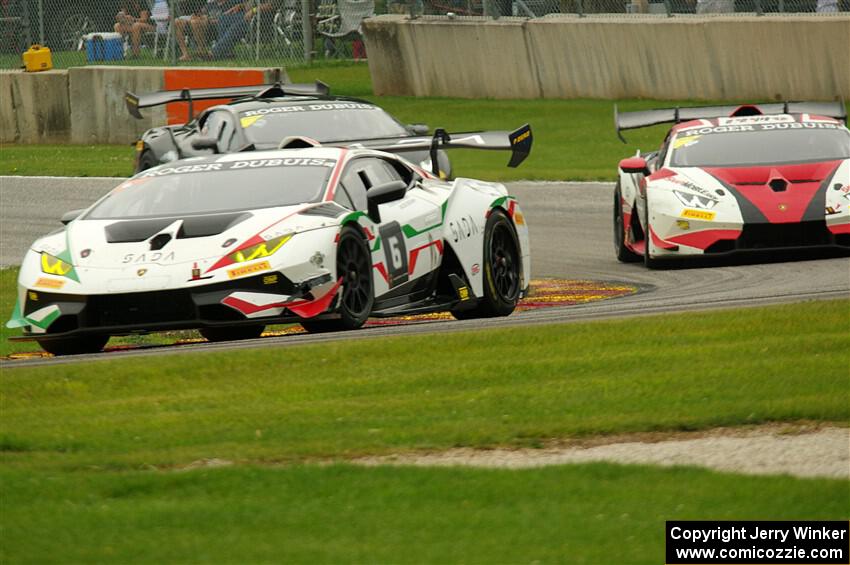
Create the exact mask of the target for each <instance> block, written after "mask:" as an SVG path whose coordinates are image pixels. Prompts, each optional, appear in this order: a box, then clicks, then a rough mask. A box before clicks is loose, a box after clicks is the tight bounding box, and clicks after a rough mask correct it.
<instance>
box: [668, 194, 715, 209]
mask: <svg viewBox="0 0 850 565" xmlns="http://www.w3.org/2000/svg"><path fill="white" fill-rule="evenodd" d="M673 194H675V195H676V198H678V199H679V201H680V202H681V203H682V204H684V205H685V206H690V207H691V208H703V209H705V210H710V209H712V208H714V207H715V206H716V205H717V202H718V201H717V200H715V199H714V198H710V197H708V196H702V195H700V194H693V193H690V192H682V191H681V190H674V191H673Z"/></svg>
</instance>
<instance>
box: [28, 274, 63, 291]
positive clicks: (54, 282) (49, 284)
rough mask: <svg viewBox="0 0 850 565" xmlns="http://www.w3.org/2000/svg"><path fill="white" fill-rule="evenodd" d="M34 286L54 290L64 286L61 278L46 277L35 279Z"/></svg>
mask: <svg viewBox="0 0 850 565" xmlns="http://www.w3.org/2000/svg"><path fill="white" fill-rule="evenodd" d="M35 286H38V287H41V288H52V289H54V290H58V289H60V288H62V287H63V286H65V281H64V280H62V279H46V278H44V277H42V278H40V279H38V280H37V281H35Z"/></svg>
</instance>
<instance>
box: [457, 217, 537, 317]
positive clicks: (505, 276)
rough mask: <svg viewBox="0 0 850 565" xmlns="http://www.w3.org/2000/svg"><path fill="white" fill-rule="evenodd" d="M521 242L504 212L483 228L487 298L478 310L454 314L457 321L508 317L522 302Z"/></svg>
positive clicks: (490, 219)
mask: <svg viewBox="0 0 850 565" xmlns="http://www.w3.org/2000/svg"><path fill="white" fill-rule="evenodd" d="M521 267H522V265H521V262H520V256H519V239H518V238H517V235H516V230H514V226H513V224H512V223H511V221H510V219H508V217H507V215H505V213H504V212H502V211H501V210H494V211H493V213H492V214H490V217H489V218H487V224H486V225H485V226H484V283H483V286H484V296H483V297H482V298H481V299H480V300H479V302H478V304H477V305H476V306H475V308H471V309H469V310H452V316H454V317H455V318H456V319H458V320H467V319H470V318H494V317H497V316H507V315H509V314H510V313H511V312H513V311H514V308H516V305H517V302H519V294H520V292H521V291H522V289H521V288H520V269H521Z"/></svg>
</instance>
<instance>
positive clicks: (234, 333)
mask: <svg viewBox="0 0 850 565" xmlns="http://www.w3.org/2000/svg"><path fill="white" fill-rule="evenodd" d="M265 329H266V326H264V325H262V324H261V325H257V326H254V325H251V326H229V327H223V328H215V327H213V328H201V329H199V330H198V331H199V332H200V334H201V337H203V338H204V339H206V340H207V341H211V342H216V341H233V340H237V339H256V338H258V337H260V336H261V335H263V330H265Z"/></svg>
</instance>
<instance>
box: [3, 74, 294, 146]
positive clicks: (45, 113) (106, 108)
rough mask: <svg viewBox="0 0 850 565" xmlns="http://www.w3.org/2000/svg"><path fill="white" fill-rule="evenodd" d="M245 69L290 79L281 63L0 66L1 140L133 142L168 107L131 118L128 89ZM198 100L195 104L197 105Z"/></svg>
mask: <svg viewBox="0 0 850 565" xmlns="http://www.w3.org/2000/svg"><path fill="white" fill-rule="evenodd" d="M246 71H256V72H257V73H259V76H260V77H262V78H261V79H260V82H267V83H268V82H273V81H274V80H276V79H277V78H278V77H279V78H282V79H283V80H286V76H287V75H286V73H285V72H284V71H283V70H282V69H276V68H258V69H244V68H239V69H236V68H234V69H211V68H208V67H195V68H193V67H180V68H176V69H175V68H168V67H119V66H106V65H104V66H89V67H75V68H71V69H68V70H59V71H44V72H39V73H26V72H23V71H20V70H2V71H0V143H68V142H70V143H132V142H133V141H135V140H136V139H138V136H139V135H140V134H141V133H142V132H144V131H145V130H147V129H148V128H151V127H155V126H161V125H165V124H166V121H167V113H166V107H165V106H161V107H158V108H149V109H146V110H143V111H142V115H143V116H144V119H142V120H137V119H135V118H133V117H132V116H130V114H129V112H127V107H126V106H125V103H124V93H125V92H126V91H128V90H129V91H131V92H136V93H144V92H152V91H157V90H163V89H166V88H168V85H169V82H173V81H174V80H175V79H176V80H179V79H180V75H182V74H185V75H186V77H188V78H189V80H190V83H191V81H193V80H201V81H203V79H204V77H203V75H204V74H205V73H212V74H214V75H217V76H220V80H222V81H227V80H228V77H229V76H230V75H228V73H231V74H232V75H233V76H234V77H236V78H237V79H238V78H240V77H241V75H245V74H246ZM222 75H226V76H222ZM251 76H253V75H251ZM243 78H244V77H243ZM167 79H171V80H170V81H169V80H167ZM212 84H216V83H215V82H213V83H212ZM221 84H225V83H224V82H222V83H221ZM234 84H245V83H244V81H243V82H240V83H234ZM204 86H208V84H204ZM200 106H201V105H200V104H199V105H198V106H196V111H197V109H198V108H199V107H200Z"/></svg>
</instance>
